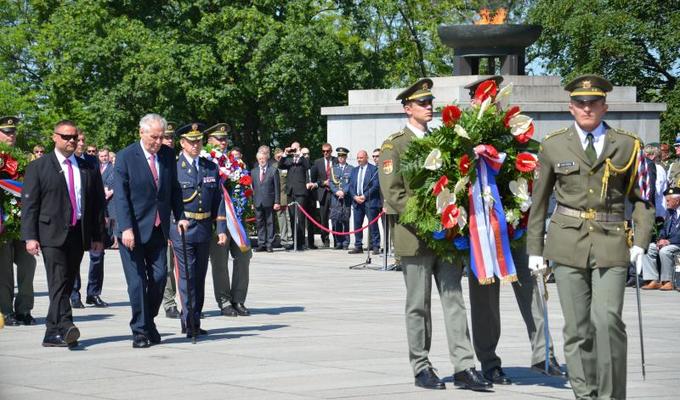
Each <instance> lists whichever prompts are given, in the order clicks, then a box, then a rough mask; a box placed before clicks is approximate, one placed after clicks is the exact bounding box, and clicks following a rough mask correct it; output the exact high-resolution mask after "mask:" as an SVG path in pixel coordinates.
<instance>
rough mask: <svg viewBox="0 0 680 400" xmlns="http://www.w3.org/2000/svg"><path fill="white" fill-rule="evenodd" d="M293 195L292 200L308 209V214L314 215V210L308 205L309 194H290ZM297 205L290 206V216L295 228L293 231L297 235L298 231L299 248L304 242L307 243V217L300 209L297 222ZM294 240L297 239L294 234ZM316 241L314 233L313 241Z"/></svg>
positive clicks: (291, 223)
mask: <svg viewBox="0 0 680 400" xmlns="http://www.w3.org/2000/svg"><path fill="white" fill-rule="evenodd" d="M290 197H292V200H293V201H295V202H297V203H298V204H299V205H300V206H302V207H303V208H304V209H305V211H307V214H309V215H312V212H311V211H312V210H311V209H310V208H309V206H308V205H307V196H297V195H293V196H290ZM296 208H297V206H291V205H289V206H288V215H289V216H290V225H291V226H292V227H293V229H295V231H294V232H293V235H295V232H297V246H298V248H302V247H303V245H304V243H305V230H304V227H305V222H306V220H307V218H306V217H305V216H304V215H303V214H302V211H298V220H297V223H296V222H295V211H296V210H295V209H296ZM293 240H295V236H293ZM313 241H314V236H313V235H312V242H313Z"/></svg>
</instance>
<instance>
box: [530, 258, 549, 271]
mask: <svg viewBox="0 0 680 400" xmlns="http://www.w3.org/2000/svg"><path fill="white" fill-rule="evenodd" d="M547 268H548V266H547V265H546V264H545V261H544V260H543V257H541V256H529V270H530V271H531V274H532V275H533V274H535V273H536V272H538V271H539V270H544V272H545V270H546V269H547Z"/></svg>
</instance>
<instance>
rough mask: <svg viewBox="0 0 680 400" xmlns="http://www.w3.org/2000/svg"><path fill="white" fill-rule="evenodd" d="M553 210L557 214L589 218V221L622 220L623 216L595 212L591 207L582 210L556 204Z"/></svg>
mask: <svg viewBox="0 0 680 400" xmlns="http://www.w3.org/2000/svg"><path fill="white" fill-rule="evenodd" d="M555 212H556V213H558V214H562V215H566V216H568V217H576V218H581V219H585V220H590V221H596V222H623V221H624V218H623V215H619V214H607V213H602V212H597V211H595V210H593V209H592V208H590V209H588V210H586V211H583V210H576V209H573V208H569V207H566V206H561V205H559V206H557V208H556V209H555Z"/></svg>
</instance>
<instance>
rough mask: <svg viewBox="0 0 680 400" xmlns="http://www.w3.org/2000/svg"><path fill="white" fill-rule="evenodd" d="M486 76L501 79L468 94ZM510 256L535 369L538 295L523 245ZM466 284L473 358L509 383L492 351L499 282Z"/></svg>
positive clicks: (540, 367) (539, 360) (540, 361)
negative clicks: (468, 295) (485, 83)
mask: <svg viewBox="0 0 680 400" xmlns="http://www.w3.org/2000/svg"><path fill="white" fill-rule="evenodd" d="M487 80H493V81H494V82H496V85H500V84H501V83H502V82H503V77H502V76H498V75H495V76H492V77H489V78H482V79H479V80H476V81H474V82H472V83H470V84H469V85H466V86H465V88H466V89H469V91H470V98H472V97H473V96H474V94H475V90H476V89H477V86H479V85H480V84H481V83H482V82H484V81H487ZM512 258H513V259H514V261H515V268H516V270H517V278H518V280H517V281H516V282H512V289H513V291H514V292H515V299H516V300H517V305H518V306H519V310H520V314H522V318H523V319H524V324H525V326H526V328H527V333H528V335H529V342H530V343H531V368H532V369H533V370H535V371H540V372H544V371H545V335H544V333H543V326H544V324H545V320H544V318H543V312H542V311H541V298H540V297H539V294H538V288H536V282H535V280H534V278H533V277H532V276H531V271H529V266H528V258H527V255H526V253H525V251H524V248H520V249H514V248H513V249H512ZM468 285H469V288H470V314H471V315H470V320H471V322H472V344H473V345H474V348H475V354H476V355H477V359H478V360H479V362H480V363H481V364H482V371H483V373H484V377H485V378H486V379H487V380H489V381H491V382H493V383H496V384H500V385H508V384H510V383H512V382H511V381H510V378H508V377H507V376H506V375H505V372H504V371H503V369H502V368H501V359H500V357H499V356H498V354H496V346H497V345H498V341H499V340H500V337H501V315H500V309H499V296H500V282H499V281H498V280H496V281H495V282H494V283H492V284H489V285H480V284H479V282H478V281H477V279H468ZM549 346H550V355H551V358H550V364H549V369H548V372H549V374H550V375H553V376H562V374H563V372H562V370H561V368H560V365H559V363H558V362H557V360H556V358H555V353H554V351H553V345H552V343H550V344H549Z"/></svg>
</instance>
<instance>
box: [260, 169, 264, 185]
mask: <svg viewBox="0 0 680 400" xmlns="http://www.w3.org/2000/svg"><path fill="white" fill-rule="evenodd" d="M263 180H264V168H262V167H260V183H262V181H263Z"/></svg>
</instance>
